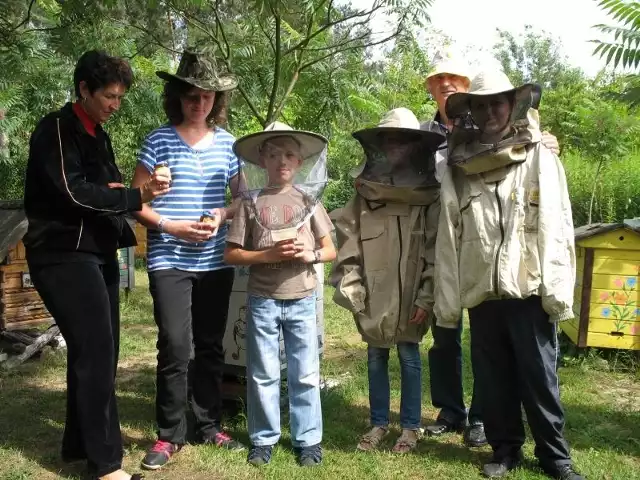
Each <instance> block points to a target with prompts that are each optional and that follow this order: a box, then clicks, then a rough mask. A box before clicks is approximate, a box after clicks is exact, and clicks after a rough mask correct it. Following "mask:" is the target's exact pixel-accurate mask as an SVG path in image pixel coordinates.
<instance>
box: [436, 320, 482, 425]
mask: <svg viewBox="0 0 640 480" xmlns="http://www.w3.org/2000/svg"><path fill="white" fill-rule="evenodd" d="M431 332H432V334H433V346H432V347H431V348H430V349H429V377H430V389H431V403H432V404H433V406H434V407H436V408H439V409H440V413H439V414H438V420H444V421H446V422H448V423H451V424H454V425H457V424H464V423H465V422H466V421H467V417H468V421H469V422H468V423H469V424H470V425H478V424H482V412H481V410H480V405H479V396H478V391H477V390H478V388H477V385H478V382H476V381H475V380H474V382H473V394H472V397H471V405H470V407H469V412H468V415H467V410H466V408H465V406H464V389H463V385H462V319H460V325H459V327H458V328H456V329H453V328H443V327H439V326H437V325H433V326H432V327H431ZM472 368H474V366H473V365H472Z"/></svg>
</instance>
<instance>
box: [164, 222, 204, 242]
mask: <svg viewBox="0 0 640 480" xmlns="http://www.w3.org/2000/svg"><path fill="white" fill-rule="evenodd" d="M163 230H164V231H165V232H166V233H168V234H169V235H173V236H174V237H177V238H179V239H181V240H186V241H187V242H193V243H199V242H206V241H207V240H209V239H210V238H211V237H213V235H214V233H213V228H212V227H211V224H210V223H204V222H194V221H193V220H167V221H166V222H165V224H164V227H163Z"/></svg>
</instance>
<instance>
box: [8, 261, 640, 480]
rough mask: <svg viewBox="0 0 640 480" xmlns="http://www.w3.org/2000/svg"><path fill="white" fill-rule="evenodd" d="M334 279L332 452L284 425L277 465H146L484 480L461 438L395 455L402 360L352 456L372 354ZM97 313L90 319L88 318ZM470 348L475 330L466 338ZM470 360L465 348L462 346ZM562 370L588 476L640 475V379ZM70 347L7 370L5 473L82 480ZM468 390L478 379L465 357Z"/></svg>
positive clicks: (228, 457)
mask: <svg viewBox="0 0 640 480" xmlns="http://www.w3.org/2000/svg"><path fill="white" fill-rule="evenodd" d="M136 281H137V285H138V287H137V288H136V290H135V291H134V292H132V294H131V295H130V297H129V298H128V299H126V300H123V303H122V321H123V329H122V342H121V344H122V348H121V357H120V368H119V372H118V401H119V408H120V413H121V420H122V427H123V434H124V437H125V445H126V448H127V456H126V459H125V466H126V468H127V469H128V470H129V471H132V472H135V471H139V468H138V466H139V463H140V460H141V459H142V457H143V455H144V451H145V449H147V448H148V447H149V446H150V445H151V443H152V442H153V440H154V429H155V427H154V379H155V335H156V329H155V325H154V323H153V319H152V317H151V300H150V297H149V295H148V291H147V279H146V274H145V273H144V272H142V271H138V272H137V274H136ZM331 293H332V292H331V289H330V287H327V292H326V306H325V335H326V338H325V357H324V360H323V365H322V374H323V376H324V377H331V378H336V377H339V378H340V379H341V380H342V383H341V384H340V385H339V386H337V387H335V388H333V389H331V390H329V391H325V392H323V411H324V425H325V430H324V443H323V445H324V449H325V459H324V463H323V465H322V466H320V467H318V468H314V469H301V468H300V467H298V466H297V465H296V463H295V459H294V456H293V454H292V452H291V444H290V441H289V437H288V431H287V429H286V414H285V416H284V417H283V421H284V422H283V423H285V428H284V429H283V438H282V441H281V443H280V446H279V447H278V448H276V450H275V452H274V457H273V461H272V463H271V465H269V466H267V467H265V468H261V469H256V468H254V467H251V466H249V465H247V464H246V462H245V459H246V453H232V452H226V451H221V450H218V449H216V448H214V447H203V446H188V447H186V448H185V449H184V450H183V451H182V452H181V453H180V454H179V455H177V456H176V457H175V459H174V461H172V462H171V463H170V464H169V465H168V466H167V467H166V468H165V469H163V470H162V471H160V472H156V473H146V478H148V479H154V480H156V479H157V480H160V479H176V480H187V479H215V478H225V479H226V478H238V479H245V478H246V479H252V478H257V479H261V478H265V479H294V478H295V479H296V480H297V479H305V478H309V479H321V478H326V479H332V480H335V479H338V478H339V479H361V478H363V479H377V478H379V479H418V478H432V479H453V480H457V479H461V480H466V479H476V478H481V476H480V474H479V467H480V465H481V464H482V462H483V461H484V460H486V459H487V457H488V456H489V453H488V450H487V449H480V450H469V449H467V448H465V447H464V446H463V445H462V442H461V437H460V436H459V435H450V436H448V437H446V438H442V439H438V440H433V439H429V438H427V439H424V440H422V441H421V443H420V444H419V449H418V451H417V452H416V453H415V454H410V455H405V456H398V455H393V454H391V453H390V448H391V446H392V445H393V441H394V440H395V438H396V436H397V435H398V434H399V431H398V430H399V426H398V424H397V421H398V416H397V412H398V408H399V403H400V384H399V377H400V373H399V368H398V362H397V359H396V358H395V355H394V356H393V357H392V358H393V361H392V362H391V367H390V368H391V369H392V374H391V376H392V379H393V381H392V410H393V412H394V415H393V417H392V421H393V422H394V424H393V428H392V435H390V436H389V437H387V440H386V442H385V444H384V448H383V449H382V450H381V451H379V452H377V453H373V454H361V453H356V452H355V445H356V442H357V439H358V437H359V435H360V434H362V433H363V432H364V431H365V430H366V429H367V425H368V412H367V403H368V401H367V378H366V350H365V346H364V344H363V343H362V342H361V341H360V337H359V335H358V334H357V332H356V329H355V326H354V325H353V321H352V319H351V317H350V315H349V314H348V313H347V312H346V311H344V310H342V309H341V308H340V307H337V306H335V305H333V304H332V303H331V301H330V299H331ZM88 321H90V319H88ZM430 343H431V337H430V336H428V337H427V338H426V339H425V342H424V344H423V346H422V354H423V359H424V366H425V368H424V371H423V420H424V423H425V424H428V423H430V422H432V421H433V419H434V417H435V414H436V411H435V409H434V408H433V407H432V406H431V403H430V396H429V388H428V386H429V374H428V369H427V368H426V367H427V348H428V347H429V346H430ZM467 344H468V331H467V332H466V333H465V345H467ZM465 350H466V351H465V358H468V348H466V347H465ZM569 360H570V361H568V362H566V363H567V365H566V366H564V367H562V368H561V369H560V380H561V391H562V398H563V401H564V405H565V409H566V413H567V427H566V434H567V438H568V440H569V443H570V444H571V447H572V451H573V456H574V459H575V462H576V464H577V466H578V467H579V470H580V471H581V472H583V473H584V474H586V476H587V477H588V478H589V479H592V480H595V479H603V480H610V479H620V480H630V479H640V396H639V393H640V383H639V382H638V375H637V374H634V372H631V373H621V372H611V371H607V368H604V367H607V365H608V364H607V363H606V362H603V361H602V360H599V359H597V358H587V359H586V360H581V361H577V360H571V359H569ZM64 372H65V356H64V353H60V352H58V353H55V352H46V353H45V354H44V355H43V356H42V358H41V359H38V360H34V361H31V362H29V363H28V364H26V365H23V366H22V367H20V368H19V369H17V370H15V371H12V372H10V373H0V480H27V479H38V480H41V479H42V480H44V479H53V478H78V477H80V475H81V474H82V472H83V465H71V466H69V465H65V464H63V463H62V462H61V461H60V460H59V440H60V437H61V434H62V428H63V422H64V410H65V403H64V394H65V391H64V389H65V373H64ZM465 375H466V387H467V388H466V391H467V392H470V391H471V389H470V386H471V378H470V369H469V365H468V362H466V364H465ZM227 427H228V429H229V430H230V431H231V432H232V433H233V434H234V435H236V436H237V437H239V438H240V439H241V440H243V441H245V442H246V441H247V440H248V439H247V435H246V423H245V418H244V417H243V415H242V414H239V415H237V416H236V417H235V418H231V419H229V420H228V421H227ZM526 455H527V457H528V459H529V461H530V463H529V465H527V468H526V469H520V470H517V471H515V472H513V473H512V474H511V475H510V477H508V478H512V479H522V480H524V479H527V480H534V479H544V478H546V477H545V476H544V475H542V474H541V473H540V472H539V471H538V470H536V468H535V463H534V462H533V444H532V443H531V442H528V443H527V445H526Z"/></svg>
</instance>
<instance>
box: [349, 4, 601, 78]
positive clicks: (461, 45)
mask: <svg viewBox="0 0 640 480" xmlns="http://www.w3.org/2000/svg"><path fill="white" fill-rule="evenodd" d="M351 4H352V5H353V6H355V7H356V8H367V7H369V8H370V7H371V4H372V0H351ZM428 14H429V16H430V17H431V24H432V27H433V28H435V29H437V30H440V31H442V33H444V34H445V35H447V36H449V37H452V38H453V39H454V40H455V44H454V47H453V51H454V52H455V51H469V50H472V51H475V52H477V56H478V58H476V60H480V59H482V58H485V59H486V60H487V61H489V62H490V61H492V57H491V49H492V47H493V45H494V44H495V43H496V41H497V34H496V29H497V28H500V29H502V30H509V31H511V32H512V33H514V34H518V33H519V32H521V31H523V30H524V26H525V25H527V24H529V25H532V27H533V29H534V30H535V31H542V30H544V31H546V32H548V33H550V34H551V35H552V36H554V37H556V38H558V39H559V40H560V41H561V43H562V46H563V53H564V54H565V55H566V56H567V57H568V60H569V63H571V64H572V65H574V66H579V67H581V68H582V69H583V70H584V71H585V73H587V74H588V75H590V76H594V75H596V74H597V73H598V71H599V70H600V69H601V68H602V67H604V61H603V60H601V59H599V58H598V57H594V56H592V52H593V49H594V47H595V45H594V44H592V43H590V42H589V40H593V39H598V38H602V37H601V36H600V34H599V32H598V30H596V29H594V28H592V27H593V26H594V25H596V24H599V23H605V24H611V23H612V22H611V20H610V19H609V18H608V17H607V15H606V14H605V13H604V12H603V11H602V10H601V9H600V8H599V7H598V5H597V1H596V0H528V1H525V0H433V4H432V6H431V8H430V9H429V11H428ZM385 20H386V19H385V18H381V17H380V16H379V17H378V18H376V20H375V22H374V29H376V30H384V24H385Z"/></svg>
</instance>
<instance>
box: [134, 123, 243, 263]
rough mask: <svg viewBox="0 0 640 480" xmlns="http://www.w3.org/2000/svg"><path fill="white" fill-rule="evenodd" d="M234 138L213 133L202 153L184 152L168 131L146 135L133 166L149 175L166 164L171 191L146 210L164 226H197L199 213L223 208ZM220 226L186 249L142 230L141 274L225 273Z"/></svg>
mask: <svg viewBox="0 0 640 480" xmlns="http://www.w3.org/2000/svg"><path fill="white" fill-rule="evenodd" d="M234 141H235V138H234V137H233V135H231V134H230V133H229V132H227V131H225V130H223V129H221V128H216V130H215V132H214V136H213V142H212V143H211V144H210V145H209V146H207V147H206V148H203V149H195V148H193V147H190V146H189V145H188V144H187V143H185V142H184V140H183V139H182V138H181V137H180V136H179V135H178V133H177V132H176V130H175V128H174V127H172V126H170V125H165V126H163V127H160V128H158V129H156V130H154V131H153V132H151V133H150V134H149V135H148V136H147V138H146V139H145V141H144V144H143V145H142V150H141V151H140V156H139V159H138V161H139V163H141V164H142V165H144V166H145V168H146V169H147V170H149V171H150V172H152V171H153V169H154V167H155V165H156V163H158V162H163V161H164V162H167V163H168V165H169V168H170V170H171V180H172V182H171V191H170V192H169V193H167V194H166V195H163V196H162V197H158V198H156V199H155V200H153V202H152V203H151V207H152V208H153V209H154V210H155V211H156V212H158V213H159V214H160V215H162V216H163V217H165V218H166V219H168V220H196V221H197V220H198V219H199V218H200V215H201V214H202V212H203V211H205V210H211V209H212V208H221V207H224V206H225V192H226V189H227V185H229V181H230V180H231V178H233V177H234V176H236V175H237V174H238V173H239V168H240V162H239V161H238V158H237V157H236V156H235V154H234V153H233V150H232V149H231V148H232V146H233V142H234ZM226 236H227V228H226V226H221V227H220V229H219V230H218V234H217V235H216V236H215V237H213V238H212V239H211V240H209V241H207V242H200V243H192V242H188V241H186V240H181V239H179V238H176V237H173V236H171V235H168V234H166V233H160V232H159V231H158V230H154V229H148V230H147V269H148V270H149V271H152V270H163V269H167V268H177V269H180V270H186V271H189V272H202V271H210V270H217V269H220V268H225V267H228V266H227V265H226V264H225V263H224V262H223V259H222V255H223V252H224V247H225V238H226Z"/></svg>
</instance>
